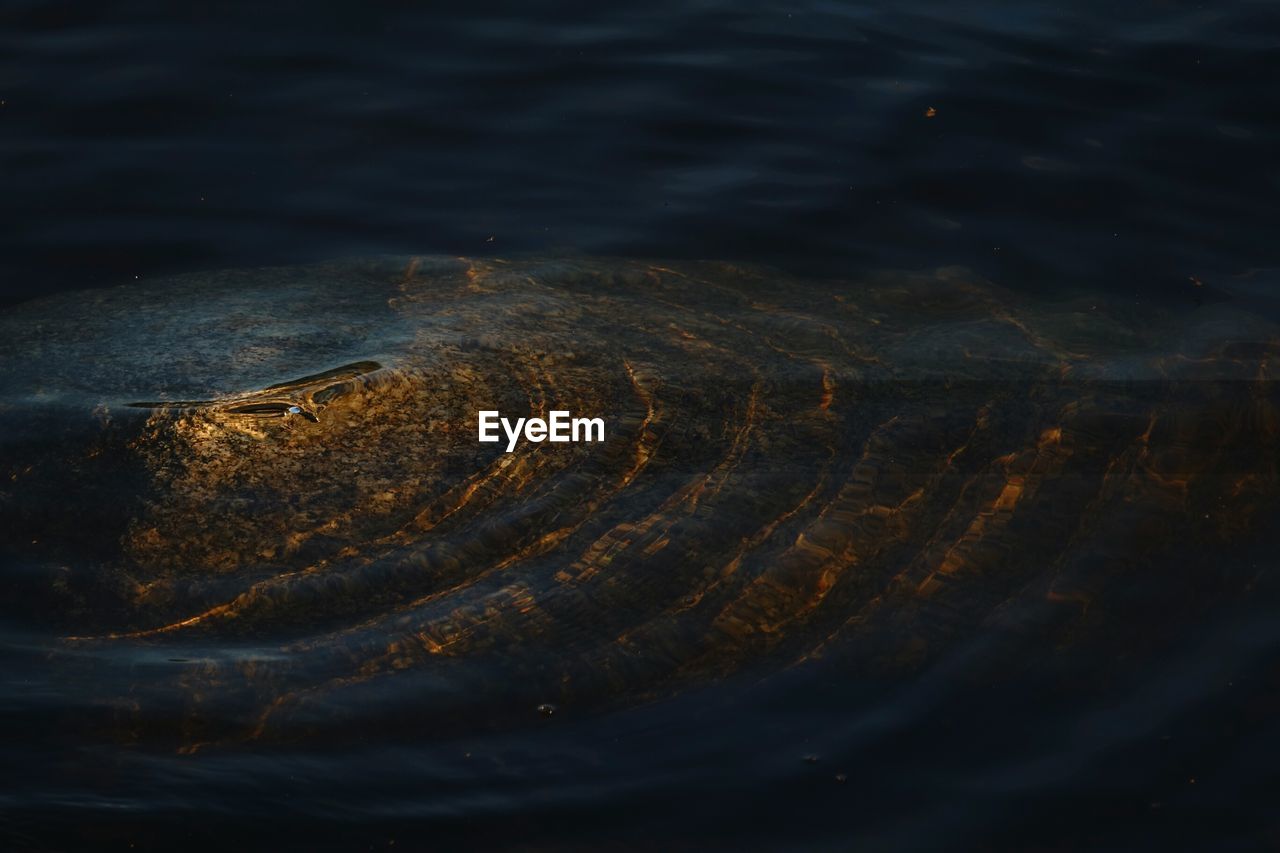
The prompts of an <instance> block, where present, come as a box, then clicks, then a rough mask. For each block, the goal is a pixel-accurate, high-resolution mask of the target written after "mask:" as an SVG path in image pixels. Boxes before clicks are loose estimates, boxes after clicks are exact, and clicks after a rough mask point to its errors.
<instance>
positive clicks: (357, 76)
mask: <svg viewBox="0 0 1280 853" xmlns="http://www.w3.org/2000/svg"><path fill="white" fill-rule="evenodd" d="M329 5H330V4H314V3H270V4H243V5H230V6H228V5H224V4H216V3H215V4H203V3H201V4H179V5H178V6H168V7H166V6H163V5H153V4H140V3H118V2H103V3H97V4H87V3H76V4H66V3H56V2H24V0H10V2H7V3H5V4H4V6H3V8H2V9H0V102H2V104H0V199H2V200H0V210H2V211H3V214H4V216H3V223H4V228H3V230H2V231H0V281H2V282H3V285H4V288H5V290H6V292H7V293H8V295H9V297H10V298H11V299H12V298H20V297H23V296H30V295H33V294H37V293H42V292H46V291H48V290H49V289H52V288H58V289H62V288H78V287H84V286H102V285H110V284H115V283H122V282H127V281H131V280H133V279H134V278H135V277H140V278H145V277H152V276H156V275H158V274H161V273H165V272H189V271H193V270H199V269H206V268H219V267H229V266H246V265H260V264H266V263H278V262H293V261H304V260H312V259H317V258H328V257H333V256H335V255H361V254H367V253H374V252H378V253H380V252H395V253H402V252H420V253H426V252H443V253H451V254H452V253H456V254H473V255H474V254H495V253H511V252H563V251H572V252H575V253H576V252H584V253H611V254H619V255H643V256H663V257H671V256H678V257H714V258H733V259H745V260H755V261H767V262H771V263H774V264H778V265H781V266H783V267H787V268H792V269H797V270H802V271H814V272H834V273H841V274H844V273H850V272H856V271H857V270H859V269H864V268H875V267H884V266H895V267H896V266H909V267H922V266H928V265H934V264H940V263H945V264H953V263H964V264H968V265H971V266H974V267H976V268H978V269H979V270H981V271H982V272H983V273H985V274H987V275H988V276H990V277H992V278H994V279H995V280H996V281H998V282H999V283H1001V284H1004V285H1006V286H1011V287H1018V288H1028V289H1033V290H1035V289H1048V290H1051V289H1054V288H1056V287H1060V286H1073V285H1078V284H1087V285H1090V286H1103V287H1106V288H1108V289H1114V290H1117V291H1120V292H1124V293H1129V292H1138V293H1141V294H1144V295H1151V294H1163V295H1174V296H1175V297H1177V296H1185V295H1186V294H1187V292H1188V288H1190V287H1192V286H1193V285H1192V284H1191V283H1190V282H1189V278H1190V277H1192V276H1195V277H1197V278H1198V279H1200V280H1201V281H1204V282H1207V283H1208V284H1209V285H1210V286H1213V285H1215V284H1217V283H1218V282H1219V281H1230V280H1231V277H1232V276H1237V275H1240V274H1243V273H1247V272H1249V271H1250V270H1256V269H1258V268H1267V267H1272V266H1275V265H1277V263H1278V262H1280V248H1278V245H1280V244H1277V241H1276V240H1275V239H1274V234H1275V223H1276V205H1275V203H1274V199H1275V194H1276V192H1277V190H1278V189H1280V166H1277V161H1276V158H1275V157H1274V152H1275V150H1276V146H1277V143H1278V142H1280V111H1278V110H1277V109H1275V106H1276V103H1277V98H1276V96H1275V92H1274V90H1275V88H1276V87H1275V82H1274V73H1275V68H1276V67H1277V64H1278V63H1280V47H1278V45H1280V14H1277V12H1276V7H1275V4H1274V3H1273V2H1270V0H1230V2H1221V3H1193V2H1180V0H1138V2H1131V3H1116V2H1097V0H1080V2H1074V3H1070V4H1060V3H1047V2H1031V3H1019V4H1011V3H993V2H987V0H983V2H939V0H901V1H897V2H873V3H839V2H794V3H784V2H776V3H760V2H741V3H734V2H725V0H713V1H712V2H665V0H654V2H647V3H643V4H625V5H624V4H612V3H537V4H532V3H506V2H497V3H487V4H483V5H482V6H477V7H474V8H469V9H463V8H462V7H457V6H455V7H452V8H449V7H439V8H428V7H427V6H425V5H423V4H391V5H387V4H344V5H343V6H342V7H341V8H328V6H329ZM930 108H932V109H933V110H936V114H935V115H934V116H933V117H928V116H927V115H926V113H927V111H928V110H929V109H930ZM1258 275H1259V274H1257V273H1255V274H1254V280H1256V279H1257V277H1258Z"/></svg>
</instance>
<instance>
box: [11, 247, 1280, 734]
mask: <svg viewBox="0 0 1280 853" xmlns="http://www.w3.org/2000/svg"><path fill="white" fill-rule="evenodd" d="M0 322H2V323H3V325H2V326H0V331H2V332H3V342H2V343H0V352H3V356H4V357H3V360H2V361H0V424H2V431H0V435H2V436H3V444H2V445H0V474H3V478H2V480H0V513H2V514H3V521H4V525H3V529H4V534H3V536H4V540H3V545H4V547H5V549H6V550H7V551H9V552H11V554H12V555H14V559H12V560H9V561H6V565H7V566H16V567H21V568H16V569H13V572H14V575H15V576H14V577H12V578H11V579H9V586H10V587H11V589H12V590H13V592H12V594H11V595H10V597H9V600H8V601H6V606H5V611H6V615H7V617H8V619H9V621H10V623H11V624H13V625H19V626H21V636H22V637H23V640H22V643H21V644H20V645H22V646H23V647H24V648H26V649H28V650H29V651H30V652H31V653H32V654H35V655H39V656H43V657H45V658H46V659H47V661H48V666H47V667H44V668H43V669H42V673H43V674H42V678H44V679H46V681H45V683H44V684H43V689H44V690H46V691H54V692H57V691H59V690H62V689H63V688H66V693H67V695H66V696H65V697H64V701H66V702H76V703H79V704H80V705H82V706H83V707H82V710H83V711H85V712H87V714H88V716H86V717H82V718H80V719H81V721H80V722H79V723H78V724H80V725H92V726H102V727H104V728H105V729H106V730H107V731H109V732H110V733H111V734H112V736H114V737H120V738H125V739H129V738H131V737H137V736H138V735H137V732H138V731H139V730H141V729H142V725H141V723H142V722H143V721H146V722H147V724H148V728H147V732H148V735H147V736H148V737H158V736H160V735H161V734H163V735H164V736H167V737H170V738H171V739H172V740H173V742H174V743H175V744H176V746H177V747H178V748H180V749H183V750H186V751H191V750H194V749H197V748H205V747H208V748H216V747H217V746H218V745H219V744H225V743H229V742H238V741H242V740H244V739H262V740H267V739H272V738H296V737H304V736H307V735H308V734H315V733H321V732H326V731H328V730H329V729H330V728H331V727H332V726H336V725H341V726H343V727H346V728H349V727H350V726H352V725H353V721H356V723H360V722H361V721H364V722H369V723H378V724H382V725H387V726H393V725H410V726H413V727H416V728H420V729H421V730H424V731H425V730H432V729H441V728H457V727H467V726H470V725H476V724H480V723H482V722H483V723H497V724H501V723H502V722H503V721H504V720H507V719H509V718H514V717H517V716H523V715H528V714H530V713H533V711H532V709H534V708H536V707H539V706H541V707H542V708H543V710H544V712H549V711H551V710H553V709H555V708H560V707H576V708H595V707H604V706H612V705H618V704H622V705H626V704H633V703H637V702H640V701H645V700H648V699H650V698H654V697H660V696H664V695H670V694H672V693H674V692H677V691H680V690H682V689H686V688H687V687H688V686H690V685H695V684H702V683H707V682H709V681H712V680H717V679H721V678H725V677H729V676H734V675H747V676H750V677H760V676H767V675H768V674H769V673H772V672H777V671H779V670H781V669H783V668H786V667H789V666H792V665H794V664H796V663H798V662H801V661H804V660H807V659H810V658H813V657H816V656H827V657H831V656H838V657H841V658H847V660H848V662H849V664H850V666H852V667H853V668H854V671H860V672H884V671H893V672H903V671H911V670H913V669H914V668H918V667H920V666H922V665H925V664H927V663H928V662H929V661H930V660H933V659H935V658H936V656H937V655H939V654H940V653H942V652H943V651H945V649H946V648H947V647H948V646H949V645H951V644H953V643H954V642H956V641H957V640H959V639H962V638H966V637H968V638H971V637H974V636H979V635H982V634H990V635H991V636H999V637H1001V638H1003V639H1002V640H1001V642H1002V643H1004V644H1005V645H1006V646H1008V647H1009V648H1011V649H1016V648H1017V647H1018V646H1019V644H1021V643H1024V642H1028V641H1029V640H1031V639H1035V640H1036V641H1037V642H1039V643H1041V645H1040V646H1038V647H1043V648H1052V647H1059V648H1061V647H1069V646H1071V645H1072V644H1074V643H1080V642H1089V643H1095V644H1101V645H1103V646H1108V645H1114V646H1115V647H1116V648H1117V650H1120V651H1124V652H1129V651H1131V650H1132V649H1133V648H1135V647H1136V646H1141V644H1142V643H1144V642H1148V641H1152V642H1154V641H1157V640H1158V639H1160V636H1159V635H1160V633H1161V631H1162V630H1176V627H1175V626H1176V625H1177V624H1178V620H1180V619H1184V618H1190V617H1191V616H1193V615H1194V613H1195V612H1196V610H1197V608H1199V607H1201V606H1203V605H1204V604H1205V602H1207V601H1209V600H1211V599H1213V598H1215V597H1220V596H1223V595H1232V594H1238V593H1241V592H1243V591H1245V590H1246V589H1247V587H1248V584H1249V583H1250V580H1251V579H1250V578H1248V577H1245V576H1242V575H1240V573H1239V572H1237V571H1235V570H1231V569H1228V568H1225V567H1224V568H1221V569H1219V568H1216V567H1215V566H1216V565H1217V564H1216V563H1215V560H1214V556H1213V555H1215V554H1217V553H1220V552H1222V551H1223V549H1227V548H1230V547H1233V546H1234V545H1235V544H1237V543H1239V542H1251V541H1255V540H1256V537H1257V535H1258V528H1259V521H1258V519H1259V518H1260V517H1261V514H1262V513H1266V512H1271V511H1273V510H1274V507H1275V496H1276V485H1277V453H1276V451H1275V443H1274V442H1275V439H1276V433H1277V427H1278V421H1277V411H1276V406H1277V402H1278V401H1280V398H1278V396H1277V393H1276V389H1275V384H1274V381H1273V379H1274V375H1275V372H1276V370H1277V368H1278V367H1280V336H1278V335H1277V330H1276V328H1275V326H1274V325H1272V324H1270V323H1268V322H1265V321H1263V320H1261V319H1259V318H1256V317H1253V316H1251V315H1249V314H1248V313H1246V312H1244V311H1241V310H1237V309H1235V308H1232V307H1231V306H1230V304H1224V305H1218V306H1209V307H1205V308H1201V309H1198V310H1197V311H1194V312H1192V311H1188V312H1186V313H1185V314H1184V315H1180V314H1178V313H1176V312H1171V311H1169V310H1165V311H1163V312H1157V311H1155V310H1152V309H1142V308H1140V307H1139V306H1135V305H1130V304H1122V303H1120V304H1118V303H1116V302H1114V301H1112V302H1106V301H1100V300H1098V299H1096V298H1090V297H1087V296H1082V297H1080V298H1077V299H1070V300H1063V301H1059V302H1057V303H1053V304H1047V303H1042V302H1037V303H1032V302H1029V301H1027V300H1026V299H1024V298H1017V297H1014V296H1013V295H1011V294H1009V293H1005V292H1002V291H1001V290H999V289H997V288H995V287H993V286H991V285H989V284H986V283H984V282H982V281H980V280H978V279H976V278H975V277H973V276H972V275H970V274H968V273H966V272H965V271H964V270H961V269H944V270H939V271H937V272H936V273H928V274H907V273H884V274H882V275H879V276H874V277H872V278H871V279H870V280H866V281H858V282H831V281H825V282H799V281H793V280H787V281H785V282H783V281H782V279H781V278H780V276H779V275H778V274H777V273H774V272H771V271H768V270H762V269H749V268H741V267H736V266H728V265H723V264H710V263H706V264H687V263H686V264H681V265H678V266H667V265H661V264H656V263H648V262H638V261H609V262H604V261H599V262H597V261H585V260H583V261H545V260H526V261H503V260H466V259H437V258H414V259H388V260H377V261H369V262H358V263H356V262H353V263H337V264H329V265H320V266H312V267H297V268H287V269H264V270H255V271H246V272H235V273H223V274H217V275H202V276H190V277H185V278H181V279H176V280H173V281H169V282H164V283H160V284H153V285H148V286H139V287H134V288H125V289H118V290H114V291H100V292H90V293H83V294H66V295H61V296H57V297H53V298H51V299H48V300H45V301H42V302H36V303H31V304H29V305H28V306H26V307H25V308H22V309H19V310H17V311H14V312H11V313H10V314H9V315H8V316H7V317H6V318H4V320H3V321H0ZM1157 342H1159V343H1157ZM1170 342H1173V343H1170ZM482 409H497V410H500V411H501V412H502V413H503V414H504V416H509V417H512V418H514V417H527V416H543V417H545V416H546V415H547V413H548V412H550V411H552V410H567V411H569V412H572V413H573V414H575V415H582V416H590V417H597V416H598V417H603V418H605V420H606V440H605V441H604V442H602V443H579V444H546V443H544V444H533V443H528V442H524V443H520V444H519V445H518V446H517V447H516V448H515V449H514V451H513V452H510V453H507V452H504V446H503V445H502V444H481V443H479V442H478V441H477V436H476V416H477V412H478V411H479V410H482ZM1224 565H1225V564H1224ZM1135 589H1141V590H1143V591H1144V592H1143V594H1142V595H1140V596H1136V597H1135V594H1134V590H1135ZM1131 612H1146V613H1147V614H1148V617H1149V618H1147V619H1145V620H1143V622H1142V628H1141V631H1137V630H1135V629H1134V628H1133V627H1132V626H1130V625H1128V624H1126V622H1125V614H1126V613H1131ZM1045 644H1047V645H1045ZM73 682H74V683H75V685H76V686H75V689H74V691H72V690H71V689H70V688H67V687H66V686H67V685H69V684H71V683H73ZM86 685H89V686H86ZM84 719H88V720H90V721H91V722H90V723H87V724H86V723H84V722H83V720H84Z"/></svg>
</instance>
